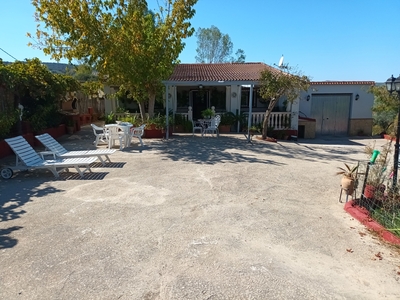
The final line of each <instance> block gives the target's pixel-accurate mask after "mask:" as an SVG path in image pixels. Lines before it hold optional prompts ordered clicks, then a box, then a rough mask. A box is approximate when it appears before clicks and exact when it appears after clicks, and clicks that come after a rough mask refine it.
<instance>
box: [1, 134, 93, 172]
mask: <svg viewBox="0 0 400 300" xmlns="http://www.w3.org/2000/svg"><path fill="white" fill-rule="evenodd" d="M5 141H6V142H7V144H8V145H9V146H10V147H11V149H12V150H13V151H14V153H15V155H16V162H15V167H9V168H4V169H2V170H1V176H2V177H3V178H5V179H8V178H11V177H12V175H13V170H30V169H48V170H50V171H51V172H52V173H53V174H54V176H55V177H59V172H61V171H63V170H65V169H67V170H68V168H75V169H76V171H77V172H78V173H79V175H80V176H81V177H83V175H84V173H85V172H86V171H89V172H91V170H90V166H89V165H90V164H91V163H93V162H94V161H96V159H97V158H96V157H81V158H66V159H53V160H45V159H43V157H41V156H40V155H39V154H38V153H37V152H36V151H35V150H34V149H33V148H32V146H31V145H29V144H28V142H27V141H26V140H25V139H24V138H23V137H22V136H17V137H14V138H10V139H5ZM81 167H84V169H83V170H82V169H81Z"/></svg>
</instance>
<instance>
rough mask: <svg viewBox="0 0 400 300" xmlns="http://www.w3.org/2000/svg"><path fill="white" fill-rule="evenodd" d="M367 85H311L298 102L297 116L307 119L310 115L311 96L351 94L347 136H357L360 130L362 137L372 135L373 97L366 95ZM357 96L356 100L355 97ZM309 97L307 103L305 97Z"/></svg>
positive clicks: (369, 94)
mask: <svg viewBox="0 0 400 300" xmlns="http://www.w3.org/2000/svg"><path fill="white" fill-rule="evenodd" d="M368 89H369V85H360V84H329V82H327V84H326V85H325V84H314V85H313V84H311V86H310V88H309V90H308V91H307V92H303V93H302V94H301V95H300V97H299V99H298V101H299V116H302V117H309V116H310V115H311V106H312V101H313V97H312V95H313V94H351V95H352V97H351V103H350V116H349V128H348V135H350V136H353V135H357V134H358V133H359V132H360V131H361V130H362V131H363V134H364V135H371V134H372V123H373V119H372V109H371V108H372V106H373V104H374V96H373V94H371V93H368ZM357 94H358V95H359V98H358V100H356V95H357ZM308 95H309V96H310V99H309V101H307V96H308Z"/></svg>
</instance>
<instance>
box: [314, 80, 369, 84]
mask: <svg viewBox="0 0 400 300" xmlns="http://www.w3.org/2000/svg"><path fill="white" fill-rule="evenodd" d="M311 84H313V85H375V81H329V80H328V81H312V82H311Z"/></svg>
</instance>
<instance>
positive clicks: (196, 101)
mask: <svg viewBox="0 0 400 300" xmlns="http://www.w3.org/2000/svg"><path fill="white" fill-rule="evenodd" d="M192 103H193V105H192V109H193V120H197V119H201V118H202V115H201V112H202V111H203V110H205V109H207V108H208V107H209V97H208V90H201V91H200V90H196V91H192Z"/></svg>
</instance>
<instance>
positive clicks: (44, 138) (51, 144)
mask: <svg viewBox="0 0 400 300" xmlns="http://www.w3.org/2000/svg"><path fill="white" fill-rule="evenodd" d="M35 137H36V138H37V139H38V140H39V141H40V142H41V143H42V144H43V146H45V147H46V149H47V150H49V151H51V152H43V154H53V153H54V154H55V155H56V156H57V157H59V158H78V157H97V158H98V159H99V160H100V161H101V163H102V165H103V166H104V165H105V162H104V160H103V158H102V156H105V159H106V160H108V161H109V162H111V160H110V158H109V157H108V156H109V155H111V154H113V153H114V152H115V151H116V150H115V149H96V150H81V151H68V150H67V149H65V148H64V147H63V146H62V145H61V144H60V143H59V142H57V141H56V140H55V139H54V138H53V137H52V136H51V135H49V134H48V133H45V134H41V135H37V136H35Z"/></svg>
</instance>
